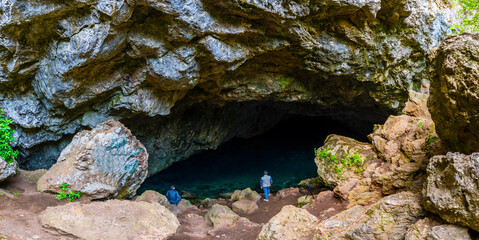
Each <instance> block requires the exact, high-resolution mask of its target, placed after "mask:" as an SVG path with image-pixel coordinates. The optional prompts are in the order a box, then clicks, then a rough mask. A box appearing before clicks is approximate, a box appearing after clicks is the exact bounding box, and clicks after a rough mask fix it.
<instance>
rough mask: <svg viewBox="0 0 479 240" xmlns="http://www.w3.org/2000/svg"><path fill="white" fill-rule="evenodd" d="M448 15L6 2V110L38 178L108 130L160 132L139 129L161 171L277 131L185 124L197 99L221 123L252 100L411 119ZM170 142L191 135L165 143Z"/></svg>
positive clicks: (420, 5)
mask: <svg viewBox="0 0 479 240" xmlns="http://www.w3.org/2000/svg"><path fill="white" fill-rule="evenodd" d="M448 16H449V10H448V9H444V7H442V6H438V5H437V4H436V2H434V1H429V0H410V1H395V0H384V1H378V0H364V1H353V0H346V1H339V2H338V1H323V2H318V1H309V0H306V1H298V0H295V1H283V0H280V1H278V0H274V1H273V0H266V1H250V0H247V1H229V0H204V1H192V0H181V1H163V0H162V1H156V0H141V1H131V0H116V1H109V0H92V1H83V0H81V1H80V0H78V1H47V0H38V1H20V0H5V1H2V2H1V3H0V56H1V58H0V89H1V90H0V106H1V107H2V108H4V109H5V112H6V114H7V116H8V117H10V118H12V119H13V120H14V122H15V123H14V127H15V128H16V130H17V133H16V139H17V145H16V147H18V148H19V149H20V150H21V155H20V158H19V163H20V164H21V165H22V166H24V167H26V168H34V169H36V168H49V167H50V166H51V165H52V163H54V162H55V160H56V159H57V157H58V155H59V154H60V152H61V149H62V148H63V147H64V146H65V143H68V142H69V140H70V139H71V137H72V135H73V134H75V133H76V132H78V131H80V130H82V129H88V128H92V127H93V126H95V125H96V124H99V123H101V122H103V121H105V120H108V119H112V118H113V119H116V120H121V121H122V122H125V123H127V122H129V121H130V122H145V123H157V124H158V125H154V127H155V128H156V129H155V131H149V130H146V129H145V127H138V129H133V127H132V126H130V125H128V127H130V128H131V129H132V131H134V134H135V135H137V136H140V135H141V137H140V138H141V140H142V142H144V143H145V146H146V147H147V149H148V151H149V152H150V153H151V155H152V158H151V159H152V160H151V161H152V162H151V164H150V173H154V172H157V171H159V170H162V169H164V168H166V167H168V166H169V165H171V164H172V163H173V162H176V161H179V160H182V159H185V158H186V157H188V156H190V155H191V154H193V153H195V152H197V151H199V150H204V149H209V148H216V147H217V146H218V145H219V144H220V143H221V142H223V141H226V140H228V139H230V138H231V137H234V136H243V135H248V134H246V133H249V135H254V134H258V133H261V130H265V128H262V127H259V126H261V124H265V123H264V122H257V121H254V120H255V119H259V116H261V115H259V114H250V115H248V117H249V119H248V121H247V122H250V124H249V125H250V126H252V125H253V124H254V128H252V129H256V130H255V131H253V130H251V131H248V129H247V128H248V127H249V126H246V128H242V127H238V128H236V127H235V126H237V125H235V124H233V123H234V122H235V121H234V119H235V117H236V116H237V115H239V111H238V110H236V111H233V112H227V111H226V110H224V111H226V112H224V115H221V116H222V117H224V119H226V120H223V121H219V120H216V121H213V122H209V121H208V119H203V118H199V117H196V118H191V119H190V120H185V119H183V118H185V114H189V111H196V108H197V107H198V105H195V103H200V102H201V103H202V104H203V106H207V110H208V111H209V112H208V114H211V115H215V114H217V112H216V111H217V110H215V107H213V106H224V105H225V104H227V105H228V103H230V102H246V101H259V102H267V101H273V102H288V103H302V104H306V103H307V104H308V105H309V104H313V105H314V106H316V107H317V108H318V109H317V110H318V111H317V112H316V113H312V112H311V111H310V110H308V109H307V107H305V109H303V110H302V113H303V114H308V115H314V114H329V113H328V112H327V111H330V112H335V113H337V112H338V110H341V111H339V112H342V111H343V110H345V109H348V108H349V109H354V110H355V111H352V112H353V113H351V115H349V116H350V117H351V118H354V119H355V120H359V118H360V117H358V115H361V113H364V112H367V114H366V115H368V116H369V117H372V118H376V119H378V118H384V117H385V116H387V115H389V113H395V112H399V110H400V109H401V108H402V106H404V103H405V102H406V100H407V91H408V90H409V89H415V90H417V91H423V90H425V89H427V86H428V85H429V77H428V71H427V66H428V51H429V50H430V49H432V48H434V47H437V46H438V45H439V43H440V42H441V41H442V40H443V39H444V38H445V36H446V30H447V29H448V26H449V19H448ZM294 109H298V108H294ZM365 110H367V111H365ZM297 111H299V110H297ZM208 114H206V115H208ZM166 116H167V117H166ZM200 116H202V115H200ZM216 116H217V115H216ZM263 116H264V115H263ZM232 119H233V120H232ZM184 122H188V123H190V124H191V127H189V128H186V129H184V130H183V129H181V128H179V127H178V126H184V124H183V123H184ZM205 123H208V124H209V125H211V126H210V127H209V129H205V130H203V129H202V128H201V127H204V126H203V125H204V124H205ZM162 126H164V127H162ZM165 129H167V130H165ZM212 132H214V133H215V134H214V137H212V138H211V139H208V138H206V139H205V137H204V136H206V135H207V134H211V133H212ZM172 135H173V136H183V138H184V139H181V140H180V141H178V140H175V139H173V140H167V141H164V140H165V139H167V137H166V136H168V137H169V136H172ZM145 139H146V140H145ZM192 139H199V141H191V140H192ZM158 141H161V142H160V143H161V144H160V145H161V147H159V148H158V145H159V144H158ZM157 149H158V150H157ZM178 152H181V153H183V154H178Z"/></svg>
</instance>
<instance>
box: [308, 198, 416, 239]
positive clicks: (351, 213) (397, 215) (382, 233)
mask: <svg viewBox="0 0 479 240" xmlns="http://www.w3.org/2000/svg"><path fill="white" fill-rule="evenodd" d="M424 214H425V211H424V209H423V208H422V206H421V205H420V196H419V195H417V194H414V193H411V192H401V193H397V194H394V195H390V196H387V197H385V198H382V199H381V200H379V201H378V202H377V203H375V204H372V205H370V206H368V207H363V206H359V205H357V206H354V207H352V208H349V209H347V210H346V211H343V212H341V213H339V214H337V215H335V216H333V217H331V218H329V219H327V220H324V221H323V222H321V223H320V224H319V228H320V230H321V235H320V236H318V238H316V239H322V237H324V236H326V237H327V238H328V239H352V238H353V239H358V240H359V239H391V240H394V239H404V236H405V235H406V233H407V230H408V227H409V226H410V225H411V224H413V223H415V222H416V221H417V220H418V219H419V218H420V217H422V216H424Z"/></svg>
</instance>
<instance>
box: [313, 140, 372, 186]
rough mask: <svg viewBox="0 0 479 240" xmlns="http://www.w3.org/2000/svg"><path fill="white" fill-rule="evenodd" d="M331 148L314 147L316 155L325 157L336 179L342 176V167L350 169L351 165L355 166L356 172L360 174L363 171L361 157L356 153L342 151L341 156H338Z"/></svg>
mask: <svg viewBox="0 0 479 240" xmlns="http://www.w3.org/2000/svg"><path fill="white" fill-rule="evenodd" d="M330 150H331V148H329V147H328V148H323V149H322V150H321V151H318V150H316V149H315V154H316V157H319V158H322V159H326V161H327V162H328V163H329V165H327V166H328V168H330V169H332V170H333V171H334V172H335V173H336V175H337V177H338V179H340V178H342V176H343V171H344V169H345V168H346V169H351V167H357V169H356V172H357V173H358V174H360V173H361V172H362V171H363V168H362V165H363V162H364V161H363V159H362V158H361V156H360V155H359V154H358V153H353V154H349V153H346V152H345V153H343V155H342V156H340V157H339V158H338V156H336V155H335V154H333V153H331V152H330Z"/></svg>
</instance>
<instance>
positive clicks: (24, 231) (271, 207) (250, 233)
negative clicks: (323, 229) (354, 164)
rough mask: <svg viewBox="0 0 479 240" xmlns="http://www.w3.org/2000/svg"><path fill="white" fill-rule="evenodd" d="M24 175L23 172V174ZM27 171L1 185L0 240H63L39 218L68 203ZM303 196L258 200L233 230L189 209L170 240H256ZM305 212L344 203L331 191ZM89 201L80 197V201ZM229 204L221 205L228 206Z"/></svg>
mask: <svg viewBox="0 0 479 240" xmlns="http://www.w3.org/2000/svg"><path fill="white" fill-rule="evenodd" d="M22 172H23V171H22ZM27 179H29V177H28V172H23V174H21V175H18V176H15V177H13V178H11V179H9V180H7V181H5V182H2V183H0V189H3V190H6V191H7V192H8V193H9V194H11V196H13V198H9V197H7V196H6V194H1V193H0V240H5V239H8V240H34V239H41V240H43V239H45V240H50V239H52V240H56V239H65V238H63V237H61V236H55V235H52V234H51V233H49V232H47V231H46V230H45V229H44V228H43V227H42V226H41V224H40V222H39V219H38V215H39V213H40V212H42V211H43V210H45V209H46V208H47V207H49V206H58V205H61V204H66V203H68V201H66V200H62V201H58V200H57V199H56V197H55V195H54V194H47V193H39V192H37V191H36V184H35V182H33V181H29V180H27ZM301 195H302V194H301V193H300V194H289V195H287V196H283V197H280V196H271V197H270V200H269V202H264V201H263V200H262V199H261V200H260V201H258V207H259V209H258V210H256V211H255V212H253V213H252V214H240V216H241V217H244V218H246V219H248V220H246V219H241V220H239V221H238V222H237V224H236V225H235V226H234V227H224V228H218V229H213V226H212V224H211V223H209V222H207V221H206V220H204V219H203V216H204V215H205V213H206V212H207V210H208V209H204V208H199V209H198V208H188V209H186V210H184V211H182V212H180V213H179V214H178V219H179V221H180V223H181V226H180V227H179V228H178V231H177V233H176V234H174V235H173V236H172V237H170V238H169V239H171V240H189V239H192V240H193V239H194V240H210V239H211V240H212V239H225V240H240V239H241V240H248V239H255V238H256V236H257V235H258V234H259V232H260V231H261V228H262V226H263V225H264V224H265V223H266V222H268V220H269V219H270V218H271V217H273V216H274V215H276V214H277V213H278V212H279V211H281V209H282V207H283V206H285V205H296V202H297V199H298V198H299V197H300V196H301ZM319 196H320V198H316V199H315V200H313V202H312V203H311V204H310V206H309V207H307V208H306V209H307V210H308V211H309V212H310V213H311V214H313V215H315V216H316V217H318V218H319V219H320V220H323V219H325V218H327V217H329V216H332V215H334V214H335V213H337V212H340V211H342V210H343V209H345V207H346V205H347V204H346V203H345V202H344V201H341V200H339V199H337V198H335V197H334V194H332V193H331V192H329V193H327V192H324V193H322V194H320V195H319ZM89 201H90V200H88V199H87V198H81V199H80V202H84V203H88V202H89ZM231 203H232V202H231V201H223V204H225V205H228V206H229V207H231Z"/></svg>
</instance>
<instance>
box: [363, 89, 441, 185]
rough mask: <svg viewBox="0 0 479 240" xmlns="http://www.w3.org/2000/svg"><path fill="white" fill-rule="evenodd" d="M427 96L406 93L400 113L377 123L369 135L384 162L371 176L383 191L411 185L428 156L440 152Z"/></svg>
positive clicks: (424, 166)
mask: <svg viewBox="0 0 479 240" xmlns="http://www.w3.org/2000/svg"><path fill="white" fill-rule="evenodd" d="M427 99H428V95H426V94H420V93H416V92H413V91H410V92H409V101H408V102H407V103H406V107H405V108H404V109H403V114H402V115H399V116H390V117H389V118H388V119H387V120H386V122H385V123H384V125H377V126H376V127H375V130H374V132H373V133H371V134H370V135H369V136H368V137H369V139H370V140H371V143H372V145H373V146H374V149H375V150H376V151H377V153H378V155H379V157H380V158H381V159H382V160H383V161H385V163H384V164H382V166H381V168H378V169H377V170H376V171H375V173H374V176H373V181H374V182H376V183H378V184H379V185H381V186H382V191H383V192H384V193H386V194H391V193H393V192H394V190H395V189H398V188H404V187H411V186H412V185H413V182H414V180H415V179H414V176H415V175H417V172H418V171H419V170H421V169H425V168H426V166H427V162H428V160H429V158H430V157H431V156H433V155H435V154H439V153H441V151H442V148H441V141H440V140H439V138H438V136H437V134H436V132H435V129H436V128H435V125H434V122H433V121H432V119H431V116H430V114H429V111H428V109H427Z"/></svg>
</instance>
